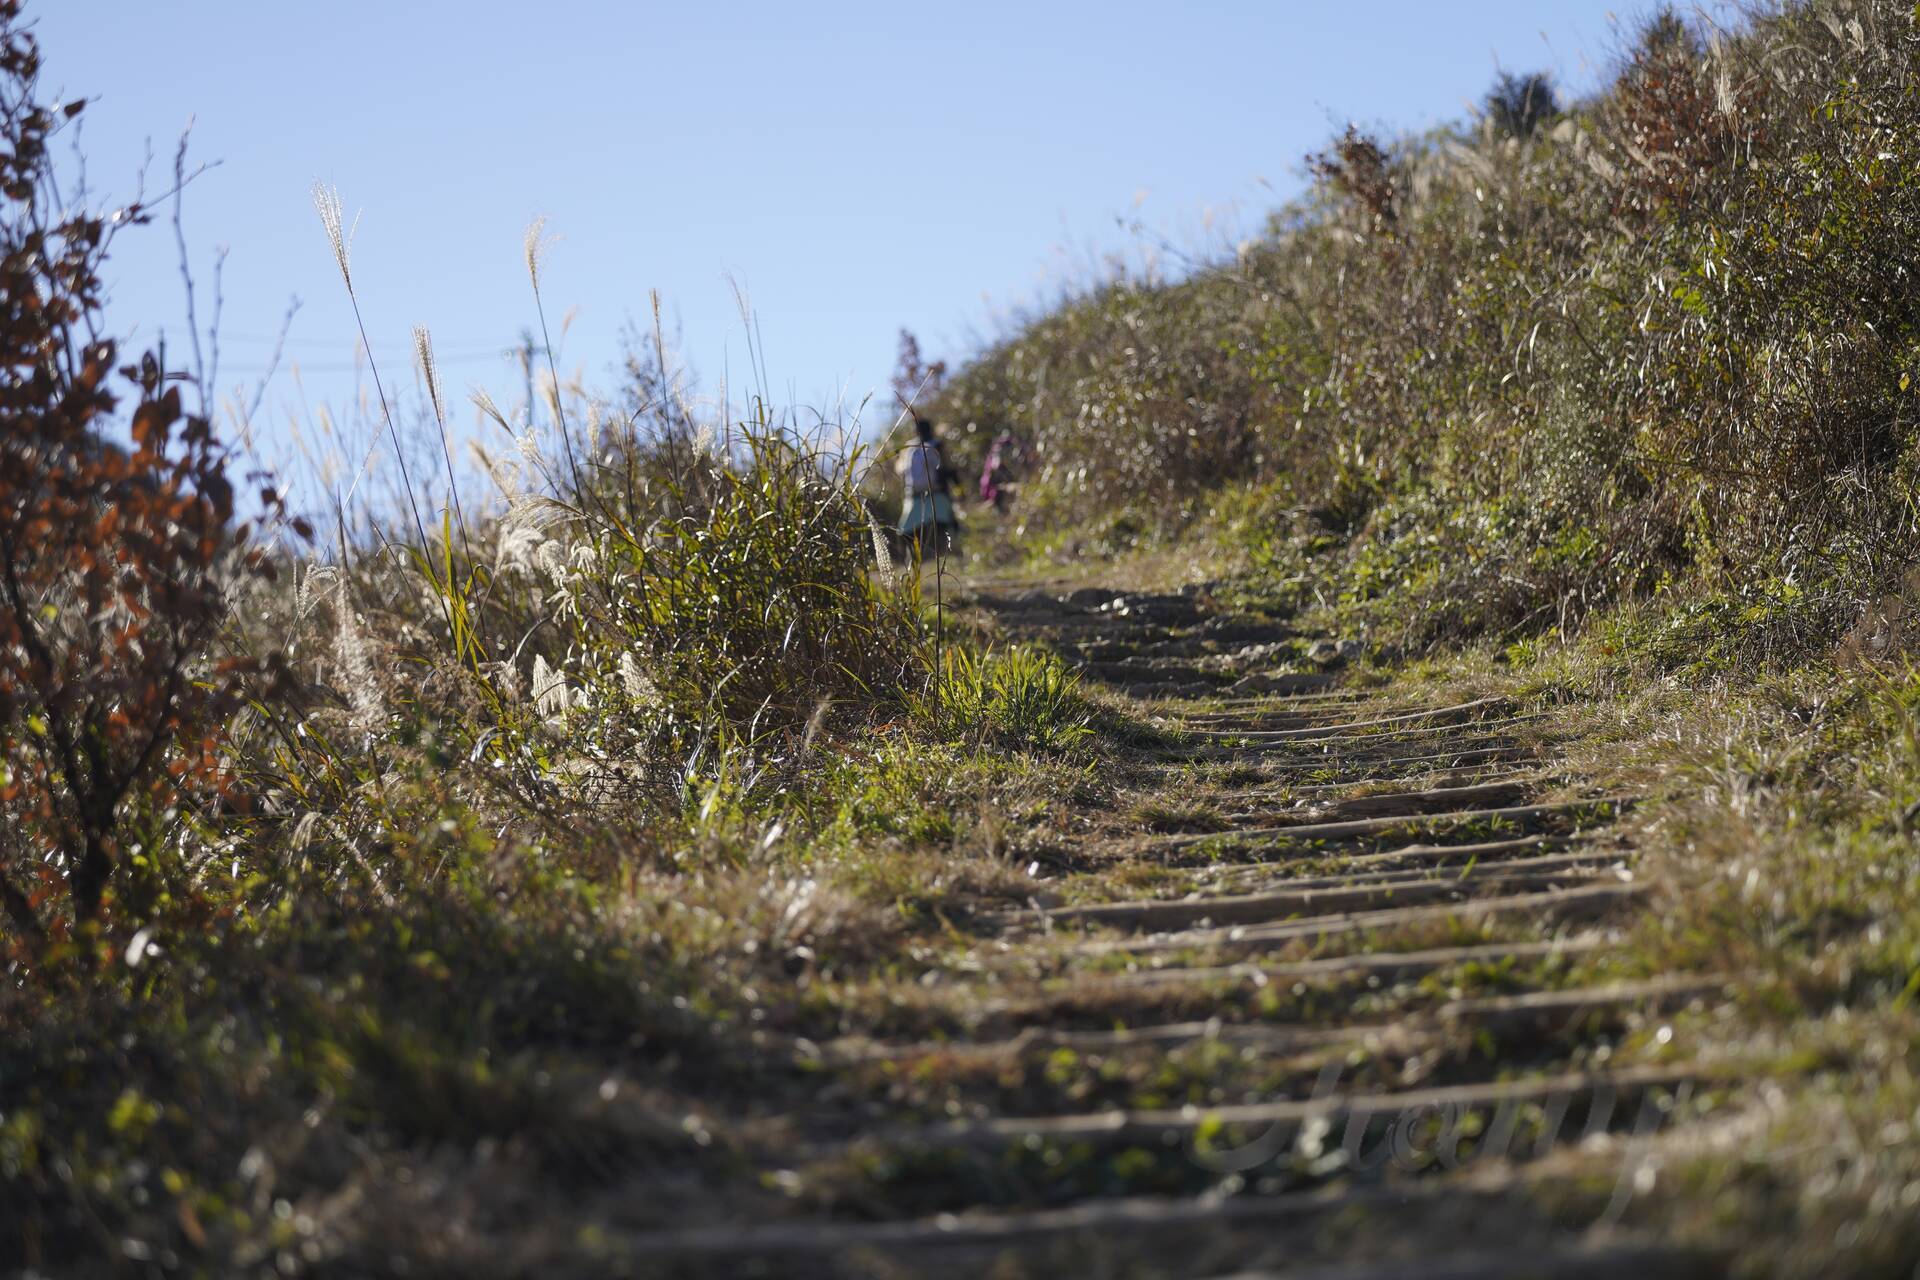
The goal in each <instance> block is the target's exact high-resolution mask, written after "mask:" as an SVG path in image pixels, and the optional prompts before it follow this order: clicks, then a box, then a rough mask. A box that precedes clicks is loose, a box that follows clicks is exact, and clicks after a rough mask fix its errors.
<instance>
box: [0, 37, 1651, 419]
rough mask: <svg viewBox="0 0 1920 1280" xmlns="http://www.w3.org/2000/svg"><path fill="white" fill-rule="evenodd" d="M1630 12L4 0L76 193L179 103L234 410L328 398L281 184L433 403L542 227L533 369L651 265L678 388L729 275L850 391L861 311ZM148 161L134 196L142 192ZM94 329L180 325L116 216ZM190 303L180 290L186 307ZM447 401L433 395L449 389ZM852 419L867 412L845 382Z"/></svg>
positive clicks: (741, 352) (1014, 266) (898, 312)
mask: <svg viewBox="0 0 1920 1280" xmlns="http://www.w3.org/2000/svg"><path fill="white" fill-rule="evenodd" d="M1639 7H1641V6H1639V5H1637V4H1625V5H1623V4H1619V3H1617V2H1616V4H1615V5H1613V6H1611V7H1610V6H1609V5H1608V4H1606V3H1599V2H1595V0H1556V2H1555V3H1553V4H1550V5H1549V4H1538V3H1518V2H1515V0H1479V2H1476V3H1472V4H1446V5H1440V4H1433V3H1431V2H1430V0H1429V2H1427V3H1405V2H1401V0H1368V2H1366V3H1345V4H1292V3H1280V2H1279V0H1268V2H1265V3H1254V2H1252V0H1240V2H1236V3H1226V2H1223V0H1193V2H1190V3H1187V4H1184V5H1179V6H1175V5H1169V4H1164V3H1160V4H1147V3H1133V2H1130V0H1108V2H1107V3H1100V4H1094V3H1078V2H1071V3H1053V2H1050V0H1047V2H1041V0H1027V2H1026V3H1006V2H1003V0H977V2H976V3H971V4H967V5H951V6H938V7H934V6H924V5H911V4H900V3H894V4H877V3H831V2H829V3H823V4H813V5H801V4H793V3H777V4H776V3H761V2H759V0H754V2H752V3H745V2H740V3H732V4H713V3H709V4H659V3H646V2H641V3H608V2H602V0H547V2H546V3H543V4H539V5H532V4H526V3H517V4H506V3H497V2H496V0H465V2H463V3H452V2H442V0H407V2H405V3H402V2H400V0H386V2H384V3H371V2H368V0H335V2H333V3H326V4H320V3H308V2H307V0H180V2H178V3H165V4H162V3H153V2H151V0H58V2H57V3H51V2H49V0H41V3H39V4H35V5H30V10H29V12H30V14H31V15H32V16H33V17H34V18H36V20H37V22H38V29H39V33H40V36H41V40H42V43H43V46H44V50H45V53H46V57H47V72H46V76H45V79H46V81H47V84H48V87H49V88H52V89H61V90H64V91H65V93H66V95H67V96H77V95H90V96H95V97H97V102H96V104H95V105H94V106H93V107H92V108H90V109H89V111H88V112H87V113H86V116H85V121H86V132H85V135H84V136H85V144H86V150H87V153H88V157H89V173H90V178H91V180H92V182H93V184H94V186H95V188H96V190H97V191H98V192H99V193H100V194H101V195H103V196H104V195H107V194H120V195H127V194H130V193H131V191H132V188H133V181H132V179H133V174H134V173H135V171H136V170H137V168H138V166H139V163H140V159H141V156H142V154H143V152H144V149H145V146H146V143H147V140H148V139H151V143H152V147H153V149H154V151H155V153H156V155H157V156H158V160H157V162H156V170H159V169H164V168H165V167H166V166H167V165H168V164H170V159H171V155H172V151H173V147H174V145H175V143H176V141H177V138H178V135H179V133H180V130H181V129H182V128H183V127H184V126H185V125H186V123H187V121H188V120H189V118H192V119H193V120H194V121H195V123H194V128H193V134H192V137H193V153H194V154H195V155H196V156H197V157H198V158H199V159H201V160H203V161H217V162H218V165H217V167H215V168H213V169H212V170H210V171H209V172H208V173H206V174H205V175H204V176H202V177H201V178H199V179H198V180H197V181H195V182H194V183H193V185H192V187H191V188H190V190H189V192H188V197H187V204H186V231H187V237H188V241H189V245H190V247H191V249H192V253H193V257H194V261H195V264H196V269H197V273H198V275H199V278H200V281H201V284H202V287H203V289H204V288H205V287H206V286H207V285H208V284H209V283H210V275H211V271H210V263H211V260H212V256H213V253H214V249H215V246H216V245H225V246H227V247H228V249H229V256H228V258H227V260H226V268H225V278H224V313H223V323H222V330H223V372H222V377H221V383H222V388H223V390H225V389H232V388H234V387H237V386H242V385H245V386H247V387H249V388H250V387H251V384H252V383H253V381H254V380H255V378H256V376H257V374H258V372H259V370H260V369H261V368H262V366H263V365H264V364H265V362H266V357H267V354H268V351H269V349H270V346H271V342H270V339H271V338H272V336H273V335H274V334H275V332H276V331H277V330H278V327H279V324H280V319H281V316H282V314H283V313H284V311H285V310H286V308H287V305H288V300H289V298H290V297H291V296H294V295H297V296H298V297H299V298H300V299H301V301H302V303H303V306H302V309H301V311H300V313H299V314H298V316H297V317H296V319H295V320H294V322H293V326H292V330H291V334H290V339H289V343H288V350H289V353H290V354H291V356H292V357H294V358H295V359H297V360H298V361H299V362H300V363H301V364H302V366H303V368H304V390H303V389H302V388H301V387H296V385H295V384H294V382H293V381H292V379H291V378H290V377H289V376H287V374H285V373H283V374H282V375H281V376H280V377H278V378H277V379H276V380H275V381H274V382H273V384H272V385H271V386H270V387H269V388H268V390H267V394H266V399H265V405H266V414H265V417H266V419H267V421H268V422H269V424H270V425H271V424H280V423H284V421H285V419H286V417H287V415H288V414H289V413H290V412H292V411H293V410H294V409H295V408H296V407H297V406H298V405H299V404H300V403H301V402H302V401H303V400H304V401H306V402H308V403H310V402H312V401H313V400H316V399H327V400H330V401H334V402H336V403H337V404H344V403H345V402H346V401H348V400H350V399H351V395H352V387H353V375H352V374H350V373H347V372H344V371H343V370H344V368H346V367H350V366H351V364H352V362H353V359H354V350H355V343H356V336H355V331H354V328H353V323H352V318H351V316H350V314H349V313H348V311H347V309H346V299H345V297H344V294H343V291H342V288H341V284H340V280H339V277H338V274H337V272H336V271H335V268H334V265H333V261H332V258H331V254H330V252H329V250H328V248H327V246H326V243H325V240H324V237H323V235H322V233H321V230H320V226H319V223H318V220H317V218H316V216H315V214H314V211H313V208H312V204H311V199H310V194H309V192H310V188H311V186H312V184H313V182H314V181H315V180H316V179H319V180H323V181H325V182H328V183H330V184H335V185H337V186H338V188H339V190H340V193H341V197H342V199H343V201H344V202H345V204H346V207H347V210H348V214H349V217H351V216H352V214H353V212H354V211H355V210H359V211H360V212H361V215H362V216H361V221H360V226H359V232H358V237H357V239H356V241H355V245H354V269H355V277H356V282H357V284H358V285H359V289H360V295H361V301H362V306H363V308H364V310H365V314H366V319H367V323H368V326H369V328H370V330H371V332H372V336H373V342H374V346H375V349H376V351H378V352H379V353H380V355H381V357H382V360H383V363H384V364H385V366H386V367H387V369H388V371H389V373H390V376H396V377H397V379H398V380H400V381H402V382H404V383H410V381H411V380H410V379H408V378H406V377H405V373H406V370H407V367H408V366H407V355H406V352H407V348H408V341H409V332H410V330H411V327H412V326H413V325H416V324H425V325H428V326H429V327H430V328H431V330H432V332H433V334H434V340H435V343H436V346H437V348H438V349H439V351H440V353H441V357H442V364H443V374H444V377H445V380H446V382H447V383H448V385H449V390H450V392H452V394H453V396H454V398H455V399H456V400H458V401H462V402H463V401H464V399H465V395H464V392H465V390H466V389H467V387H468V386H469V385H470V384H481V385H485V386H488V387H490V388H491V389H492V390H493V392H494V394H495V395H496V397H498V398H499V399H500V400H501V401H502V402H503V403H505V402H508V401H510V400H512V399H515V398H517V397H518V396H519V394H520V391H519V385H520V384H519V377H518V374H517V373H516V372H515V371H514V366H513V365H512V364H511V363H510V362H508V361H507V360H505V359H503V358H502V356H501V355H500V352H501V351H502V350H503V349H505V348H506V347H508V346H510V345H512V344H513V343H514V342H515V341H516V339H517V335H518V334H519V332H520V330H521V328H522V326H524V325H526V324H529V323H530V322H531V321H532V319H533V312H532V305H531V298H530V296H529V291H528V284H527V279H526V273H525V269H524V266H523V261H522V233H523V231H524V229H525V227H526V225H527V223H528V221H529V220H530V219H531V218H532V217H533V216H535V215H539V214H544V215H546V216H547V218H548V219H549V222H548V226H549V229H550V231H552V232H553V233H556V234H557V235H558V236H559V237H560V239H559V241H558V243H557V244H556V245H555V247H554V249H553V251H552V254H551V256H550V258H549V261H548V266H547V268H546V277H545V281H544V284H545V287H546V291H547V297H548V305H549V308H550V314H553V315H555V316H556V317H557V316H558V315H559V314H560V313H562V312H566V311H568V310H569V309H576V308H577V312H576V315H575V319H574V322H573V324H572V326H571V328H570V330H569V333H568V337H567V339H566V341H565V344H564V355H563V361H562V363H563V366H564V367H566V368H568V369H571V368H584V369H585V371H586V372H587V374H588V375H589V377H590V378H591V377H594V376H597V375H600V374H601V373H602V372H603V371H604V370H606V369H607V368H608V367H609V366H610V365H611V363H612V362H613V361H614V360H615V358H616V356H617V354H618V350H619V336H620V332H621V329H622V326H623V324H624V323H625V322H626V321H628V320H629V319H633V320H638V321H644V319H645V317H646V314H647V296H648V290H649V289H653V288H657V289H659V290H660V292H661V294H662V296H663V298H664V300H665V304H666V307H667V313H668V324H669V331H670V333H672V332H675V331H677V333H678V335H679V347H680V350H681V352H682V358H683V359H684V360H685V361H686V362H687V363H689V364H690V365H691V366H692V367H694V368H695V369H697V370H698V372H699V374H700V376H701V379H702V382H703V384H704V387H705V389H706V390H707V391H709V392H710V391H712V390H713V388H714V385H715V384H716V383H717V382H718V381H719V379H720V375H721V373H722V371H723V369H728V368H730V369H731V371H732V375H733V378H734V380H735V384H736V385H738V384H739V382H740V381H741V380H743V379H744V376H745V373H744V370H745V365H746V344H745V331H744V326H743V323H742V321H741V318H740V315H739V312H738V310H737V307H736V303H735V299H734V294H733V291H732V288H731V287H730V285H729V283H728V280H729V277H730V278H731V279H733V280H735V281H738V282H739V284H740V286H741V287H742V288H743V289H744V290H745V291H746V292H747V294H748V296H749V298H750V299H751V303H752V306H753V308H754V310H755V311H756V312H757V314H758V316H759V320H760V326H761V331H762V334H763V337H764V346H765V362H766V365H767V368H768V371H769V375H770V381H771V383H772V388H773V391H774V393H775V395H776V397H777V398H779V399H781V400H786V399H788V398H789V397H790V398H792V399H794V400H797V401H799V402H803V403H806V404H810V405H815V406H821V405H826V404H830V403H832V402H834V401H835V400H837V399H839V398H842V397H844V398H845V399H846V401H847V402H848V403H849V404H856V403H857V402H858V401H859V400H860V399H861V398H862V397H863V396H865V395H866V394H867V393H869V392H871V391H873V390H874V389H876V388H878V389H879V390H880V395H881V397H882V398H883V399H884V396H885V387H886V383H887V377H888V373H889V371H890V368H891V365H892V361H893V356H894V349H895V343H896V335H897V333H898V330H899V329H900V328H901V326H903V325H904V326H907V327H910V328H912V329H914V330H915V331H917V332H918V333H919V334H920V335H921V337H922V340H923V343H924V345H925V346H926V347H927V348H928V350H929V352H930V354H936V355H937V354H946V355H956V356H963V355H964V354H965V353H966V352H967V351H968V350H970V349H972V348H973V347H974V346H975V345H976V343H977V342H978V340H979V339H980V338H981V337H982V336H983V335H990V334H992V333H994V332H996V331H998V329H999V326H1001V325H1002V324H1004V323H1005V317H1006V316H1007V314H1008V313H1009V311H1010V310H1011V309H1013V308H1016V307H1019V306H1021V305H1024V304H1028V303H1031V302H1032V301H1033V300H1035V299H1036V298H1042V297H1045V296H1046V295H1047V294H1048V293H1049V291H1051V290H1053V289H1057V288H1058V287H1059V286H1060V284H1061V283H1062V282H1064V281H1069V280H1073V279H1078V278H1084V276H1085V274H1086V273H1087V271H1088V270H1089V269H1090V268H1089V265H1088V264H1089V263H1090V262H1092V261H1095V260H1097V259H1098V258H1099V256H1100V255H1101V254H1103V253H1107V252H1111V251H1114V250H1122V251H1126V250H1129V249H1131V250H1133V251H1135V252H1137V251H1138V249H1139V248H1140V242H1139V240H1138V239H1137V238H1136V237H1135V236H1133V235H1132V234H1131V233H1129V232H1128V231H1126V230H1125V229H1123V228H1122V227H1120V226H1118V225H1116V220H1119V219H1140V220H1142V221H1144V222H1145V223H1146V224H1148V225H1149V226H1150V227H1152V228H1154V229H1155V230H1156V233H1158V234H1163V235H1165V236H1167V237H1168V238H1170V239H1171V240H1173V241H1174V242H1176V243H1178V244H1182V245H1187V246H1194V247H1199V248H1202V249H1204V248H1205V247H1207V246H1209V245H1214V246H1217V245H1220V244H1225V243H1231V241H1232V239H1233V237H1234V235H1235V234H1236V229H1237V228H1250V227H1253V226H1257V225H1258V222H1259V218H1260V216H1261V215H1262V214H1263V213H1264V212H1265V211H1266V210H1267V209H1268V208H1270V207H1272V206H1273V205H1275V204H1277V203H1279V202H1280V201H1281V200H1282V199H1283V198H1284V197H1285V196H1287V195H1289V194H1291V193H1292V192H1294V191H1296V190H1297V189H1298V187H1299V184H1300V177H1299V165H1300V158H1301V156H1302V154H1303V153H1305V152H1306V151H1308V150H1310V149H1313V148H1314V147H1316V146H1317V145H1318V144H1319V143H1321V142H1322V141H1323V140H1324V139H1325V138H1326V137H1327V136H1328V135H1329V134H1330V133H1332V132H1334V131H1335V130H1336V129H1337V128H1338V127H1339V126H1340V125H1341V124H1342V123H1344V122H1345V121H1346V120H1348V119H1350V118H1351V119H1358V120H1361V121H1363V122H1368V123H1373V124H1380V125H1385V126H1388V127H1391V128H1417V127H1422V126H1425V125H1430V124H1433V123H1436V122H1439V121H1441V120H1445V119H1448V118H1452V117H1457V116H1459V115H1461V114H1462V113H1463V111H1464V109H1465V103H1466V102H1467V101H1468V100H1469V99H1471V98H1474V97H1477V95H1478V94H1479V93H1480V92H1481V91H1482V90H1483V89H1484V88H1485V87H1486V85H1487V83H1488V82H1489V81H1490V80H1491V79H1492V77H1493V75H1494V72H1495V70H1496V68H1497V67H1506V68H1508V69H1513V70H1532V69H1537V68H1544V69H1548V70H1551V71H1552V72H1554V73H1555V74H1556V76H1557V77H1558V78H1559V80H1560V81H1561V83H1562V84H1563V85H1564V86H1567V87H1568V88H1570V89H1572V90H1574V91H1576V92H1577V91H1581V90H1585V89H1587V88H1589V87H1590V86H1592V85H1593V84H1594V83H1595V82H1596V80H1597V77H1598V74H1599V68H1600V67H1601V66H1602V65H1604V63H1605V61H1606V59H1607V58H1608V56H1609V53H1610V51H1611V50H1612V49H1613V48H1615V47H1616V44H1617V35H1616V31H1615V25H1614V20H1613V18H1612V16H1611V13H1612V10H1614V9H1618V10H1620V11H1621V12H1623V13H1626V14H1631V13H1633V12H1635V11H1637V9H1638V8H1639ZM162 176H164V175H163V174H161V173H159V172H156V173H155V174H154V175H153V176H152V177H150V179H149V183H148V185H149V188H150V189H152V188H154V187H157V186H160V185H164V184H163V183H161V182H160V181H159V179H160V178H161V177H162ZM110 282H111V286H112V291H113V296H112V311H111V316H112V319H113V321H114V323H115V324H116V325H117V326H118V327H119V328H120V329H121V330H122V331H126V330H130V329H131V330H137V332H138V335H139V336H141V337H144V338H146V339H147V340H149V341H150V340H151V339H152V338H153V337H154V335H155V334H156V333H157V332H158V331H161V330H164V331H165V332H166V334H167V336H168V339H169V343H170V345H171V346H172V347H173V348H174V349H175V350H176V351H178V350H181V349H182V347H181V340H182V337H183V330H184V324H185V322H184V318H183V317H184V310H183V307H182V303H181V286H180V280H179V273H178V265H177V254H176V251H175V247H174V244H173V236H172V231H171V228H170V227H168V226H166V225H164V224H156V225H155V226H152V227H149V228H146V229H144V230H141V231H137V232H136V233H135V234H133V235H131V236H129V237H126V238H124V239H123V240H122V241H121V244H120V249H119V253H118V255H117V257H116V259H115V261H114V263H113V266H112V270H111V272H110ZM209 306H210V302H209V301H208V300H206V299H203V302H202V321H203V323H204V321H205V320H206V318H207V314H206V313H207V310H208V308H209ZM464 416H467V415H464V414H463V417H464ZM868 416H869V418H873V417H876V416H880V415H879V414H878V412H877V411H872V412H870V413H869V415H868Z"/></svg>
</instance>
